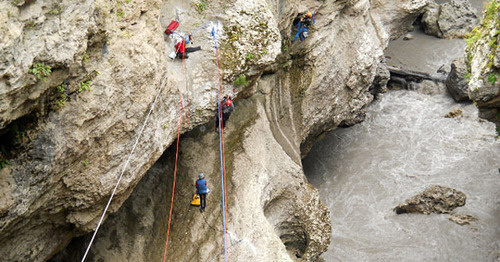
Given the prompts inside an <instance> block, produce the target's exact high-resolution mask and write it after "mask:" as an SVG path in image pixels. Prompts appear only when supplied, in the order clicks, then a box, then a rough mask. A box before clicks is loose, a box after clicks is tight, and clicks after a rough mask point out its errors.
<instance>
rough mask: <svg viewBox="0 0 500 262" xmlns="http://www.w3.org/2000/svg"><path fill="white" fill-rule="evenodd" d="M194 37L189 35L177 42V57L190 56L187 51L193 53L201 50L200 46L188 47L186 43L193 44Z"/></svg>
mask: <svg viewBox="0 0 500 262" xmlns="http://www.w3.org/2000/svg"><path fill="white" fill-rule="evenodd" d="M192 41H193V37H192V36H191V35H188V36H186V37H183V38H182V40H180V41H179V42H178V43H177V44H175V57H176V58H179V59H185V58H189V56H188V55H187V53H192V52H196V51H199V50H201V47H200V46H197V47H186V44H189V43H191V44H192Z"/></svg>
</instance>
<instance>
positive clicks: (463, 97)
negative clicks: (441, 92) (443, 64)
mask: <svg viewBox="0 0 500 262" xmlns="http://www.w3.org/2000/svg"><path fill="white" fill-rule="evenodd" d="M467 73H468V72H467V66H466V65H465V61H464V59H463V58H460V59H456V60H453V62H452V63H451V71H450V73H449V74H448V77H447V78H446V88H447V89H448V92H449V93H450V95H451V96H452V97H453V99H455V101H457V102H461V101H467V100H469V93H468V88H469V83H468V78H466V77H465V76H466V75H467Z"/></svg>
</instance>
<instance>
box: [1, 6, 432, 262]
mask: <svg viewBox="0 0 500 262" xmlns="http://www.w3.org/2000/svg"><path fill="white" fill-rule="evenodd" d="M200 3H204V4H205V5H204V7H203V8H201V6H200V5H199V4H200ZM426 4H427V1H402V0H397V1H396V0H394V1H368V0H359V1H336V2H323V1H301V2H296V1H285V0H280V1H264V0H255V1H242V0H237V1H223V2H212V1H202V2H192V3H191V2H188V1H184V2H182V1H163V2H162V1H152V0H147V1H146V0H145V1H85V2H80V1H78V2H77V1H63V2H59V1H14V2H12V1H9V2H2V3H1V4H0V6H1V7H2V8H0V9H1V10H2V11H1V12H3V13H4V15H2V18H1V19H2V21H0V25H1V27H0V30H2V32H6V33H5V34H4V36H3V38H2V42H1V48H0V53H1V54H2V55H1V57H2V58H1V59H2V61H1V64H0V69H1V71H0V73H1V74H2V78H1V79H0V88H1V89H0V115H1V121H0V125H1V128H2V131H1V133H0V135H1V136H2V146H3V147H2V148H5V149H2V155H1V157H2V161H4V162H2V163H6V164H5V167H4V168H2V169H1V171H0V172H1V180H0V181H1V184H0V192H1V196H2V198H1V200H0V201H1V202H0V217H1V220H0V254H1V255H2V257H5V258H8V260H11V261H25V260H29V261H44V260H47V259H49V258H51V257H52V256H53V255H54V254H55V253H57V252H58V251H60V250H61V249H63V248H64V247H65V246H66V245H67V244H68V243H69V242H70V241H71V239H72V238H74V237H77V236H81V235H83V234H85V233H87V232H90V231H92V230H93V229H94V228H95V226H96V223H97V220H98V218H99V216H100V214H101V212H102V210H103V209H104V205H105V204H106V201H107V199H108V198H109V196H110V194H111V191H112V190H113V187H114V185H115V183H116V179H117V178H118V176H119V175H120V173H121V170H122V168H123V165H124V163H125V162H126V160H127V158H128V154H129V152H130V150H131V147H132V146H133V144H134V142H135V139H136V137H137V135H138V133H139V131H140V129H141V126H142V124H143V121H144V119H145V118H146V116H147V114H148V112H149V109H150V106H151V104H152V103H153V101H154V99H155V96H156V94H157V90H158V89H159V88H160V87H161V88H162V89H161V93H160V95H159V98H158V102H157V104H156V105H155V107H154V110H153V111H152V114H151V117H150V119H149V122H148V124H147V125H146V126H145V128H144V133H143V136H142V137H141V139H140V142H139V143H138V146H137V149H136V151H135V153H134V155H133V156H132V158H131V162H130V165H129V167H128V168H127V169H126V171H125V174H124V178H123V180H122V181H121V184H120V186H119V187H118V191H117V195H116V196H115V198H114V201H113V202H112V205H111V210H110V213H113V212H115V211H117V210H118V208H119V207H120V206H122V203H123V202H124V201H125V200H126V199H127V198H128V197H129V195H130V194H131V192H132V191H133V190H134V188H135V190H134V193H133V194H132V196H133V197H131V198H130V199H129V200H127V201H126V204H124V206H123V208H121V209H120V210H119V211H118V212H117V213H115V214H113V215H111V216H110V220H108V221H107V223H105V225H104V226H103V228H102V229H101V231H102V232H100V233H99V235H98V238H97V240H96V242H95V246H93V248H92V250H91V257H92V258H93V259H94V260H98V259H100V258H102V259H104V260H105V261H113V259H118V258H119V259H124V260H129V261H131V260H135V261H149V260H157V259H159V258H158V257H159V256H161V254H162V252H163V244H164V232H165V227H166V226H165V225H166V219H167V206H168V203H167V202H168V201H167V200H166V199H165V197H166V196H170V189H169V187H168V184H169V183H171V174H172V164H173V149H170V150H167V151H166V148H167V147H168V146H169V145H171V144H172V141H173V140H174V139H175V137H176V135H177V123H178V122H177V121H178V119H179V116H183V117H184V118H183V119H184V120H185V121H184V122H183V125H182V129H181V131H182V132H183V133H185V132H188V131H190V132H188V133H186V135H185V136H183V139H182V140H181V155H180V166H179V178H178V179H179V182H178V183H179V184H178V192H176V194H177V197H178V199H181V200H179V201H178V202H176V203H175V206H174V209H175V210H176V211H175V213H174V216H173V221H174V222H173V223H174V224H173V231H172V235H171V240H170V241H171V242H170V246H169V248H170V250H169V258H171V259H175V260H176V261H192V260H195V261H207V260H210V259H217V258H218V257H220V255H219V254H220V251H221V247H222V226H221V219H222V218H221V217H222V214H221V207H220V200H219V199H220V196H221V188H220V178H219V176H218V172H219V170H218V168H219V162H218V161H219V160H218V142H217V139H218V137H217V135H216V133H215V132H213V131H211V129H212V122H210V121H211V120H212V118H213V115H214V114H215V113H214V112H215V102H216V100H217V92H216V90H217V71H216V67H215V63H214V60H215V56H214V55H215V53H214V49H213V43H212V39H211V36H210V34H209V32H210V28H206V29H202V30H201V31H200V32H198V33H197V34H196V35H195V44H196V45H200V46H202V50H201V51H198V52H196V53H192V54H190V57H189V59H188V60H187V61H186V62H185V67H183V66H182V64H181V62H180V61H172V60H170V59H169V58H167V54H168V53H170V52H171V51H173V39H171V38H169V37H166V36H165V35H163V30H164V28H165V27H166V25H168V22H169V21H170V19H172V18H174V17H176V16H177V17H179V19H180V21H181V25H182V27H180V29H179V31H182V30H185V31H186V32H192V31H193V30H195V29H196V28H198V27H199V26H201V25H203V24H204V23H205V22H206V21H207V20H211V21H220V24H219V25H220V26H219V27H218V28H217V29H218V30H217V33H218V36H219V46H220V55H221V68H222V76H223V79H224V92H227V93H231V94H232V95H233V96H234V97H236V99H235V102H236V105H237V107H236V111H235V112H234V114H233V116H232V119H231V120H230V124H229V126H228V129H227V133H226V150H227V152H226V157H227V162H226V164H227V166H228V172H227V173H228V179H229V182H228V189H229V201H228V202H229V213H228V223H229V224H228V228H229V232H230V234H231V236H232V237H231V240H232V242H231V244H234V245H232V247H231V248H230V251H229V255H230V256H231V257H232V258H233V259H234V260H235V261H241V260H247V259H248V258H249V257H250V258H254V260H255V261H292V258H293V259H298V258H300V259H302V260H307V261H309V260H315V259H316V258H317V257H318V256H319V254H320V253H321V252H323V251H324V250H325V249H326V247H327V246H328V243H329V237H330V230H331V229H330V221H329V218H328V212H327V210H326V209H325V208H324V207H323V205H322V204H321V203H320V202H319V199H318V195H317V192H316V190H315V189H313V188H312V187H311V186H309V184H308V183H307V182H306V180H305V177H304V175H303V172H302V167H301V161H300V160H301V157H302V156H303V155H304V154H305V153H307V151H308V149H309V148H310V147H311V145H312V144H313V143H314V142H315V141H316V139H318V138H319V137H321V135H322V134H324V133H325V132H326V131H328V130H331V129H334V128H336V127H337V126H339V125H352V124H354V123H357V122H359V121H361V120H362V119H363V116H364V111H365V108H366V106H367V105H368V104H369V103H370V102H371V101H372V99H373V97H372V95H371V93H370V89H373V88H375V87H376V86H377V85H380V84H381V85H383V83H384V79H379V78H376V76H377V75H380V72H383V71H384V70H385V69H384V66H383V64H381V61H383V50H384V48H385V47H386V45H387V43H388V41H389V39H391V38H394V37H396V36H397V35H399V34H400V33H401V32H403V31H404V28H405V27H407V26H409V25H411V23H412V22H413V20H414V19H415V18H416V17H417V16H418V15H419V13H420V12H421V10H422V9H423V8H424V7H425V6H426ZM202 9H203V10H202ZM310 10H317V16H316V24H315V26H314V29H313V30H311V32H310V37H309V38H308V39H306V41H304V42H296V43H291V42H290V38H291V28H292V23H293V20H294V19H295V18H296V17H297V16H298V15H299V14H302V13H305V12H306V11H310ZM49 67H50V70H51V73H50V74H49V73H47V69H48V68H49ZM183 68H184V69H183ZM241 75H244V76H245V78H246V79H247V81H246V83H243V84H235V82H234V80H235V79H237V78H238V77H240V76H241ZM180 95H182V97H183V106H184V108H183V110H181V109H180V108H179V103H180V102H179V96H180ZM188 119H189V121H188ZM205 123H208V124H206V125H205ZM201 127H203V128H204V130H203V129H202V128H201ZM162 153H163V157H162V158H161V159H160V160H159V161H158V162H157V163H156V165H154V166H153V164H154V163H155V162H156V161H157V160H158V159H159V157H160V156H161V155H162ZM152 166H153V168H151V167H152ZM147 170H150V171H149V172H148V174H147V176H146V177H145V178H143V176H144V175H145V174H146V172H147ZM198 172H204V173H205V174H207V177H208V179H209V183H211V185H212V186H211V188H212V191H213V193H211V194H210V195H209V198H208V202H209V208H207V212H205V213H204V215H201V216H200V215H198V213H195V212H197V211H195V210H190V209H189V207H188V206H187V205H188V200H189V199H190V195H191V193H192V192H193V186H192V183H193V182H194V179H193V178H194V176H195V175H196V174H197V173H198ZM141 179H143V180H142V181H141ZM139 181H141V182H140V186H138V187H137V188H136V185H137V184H138V183H139ZM134 226H138V227H134ZM132 228H133V229H132ZM77 242H78V241H77ZM80 242H81V243H75V242H74V243H72V244H71V246H70V248H71V251H73V252H68V251H64V252H63V253H60V254H59V255H58V256H56V257H55V258H54V259H55V260H57V259H60V260H64V259H66V258H68V257H71V256H78V254H79V253H78V252H77V250H80V251H81V249H82V248H84V247H86V244H87V243H88V237H87V238H85V237H84V238H82V239H80ZM73 259H77V258H73Z"/></svg>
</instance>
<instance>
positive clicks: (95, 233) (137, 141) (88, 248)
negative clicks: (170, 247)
mask: <svg viewBox="0 0 500 262" xmlns="http://www.w3.org/2000/svg"><path fill="white" fill-rule="evenodd" d="M166 78H167V76H166V75H165V77H164V78H163V80H162V83H161V84H160V87H159V88H158V92H157V93H156V97H155V100H154V101H153V104H151V108H150V109H149V112H148V115H147V116H146V119H145V120H144V124H143V125H142V127H141V130H140V131H139V135H138V136H137V139H136V140H135V144H134V146H133V147H132V150H131V151H130V154H129V155H128V158H127V162H125V166H124V167H123V170H122V172H121V174H120V177H119V178H118V181H116V185H115V188H114V189H113V192H112V193H111V197H110V198H109V200H108V204H106V207H105V208H104V212H102V215H101V218H100V219H99V223H97V227H96V229H95V231H94V234H93V235H92V239H91V240H90V243H89V245H88V247H87V250H86V251H85V255H83V258H82V261H81V262H84V261H85V258H86V257H87V255H88V253H89V251H90V247H91V246H92V243H93V242H94V239H95V236H96V235H97V231H98V230H99V228H100V227H101V224H102V221H103V220H104V216H105V215H106V212H107V211H108V208H109V205H110V204H111V200H113V197H114V195H115V193H116V190H117V188H118V185H119V184H120V181H121V180H122V178H123V174H124V173H125V170H126V169H127V166H128V164H129V163H130V159H131V158H132V155H133V154H134V151H135V148H136V147H137V144H138V143H139V139H140V138H141V136H142V132H143V131H144V127H146V123H147V122H148V120H149V116H150V115H151V112H153V109H154V107H155V104H156V101H157V100H158V97H159V96H160V93H161V90H162V89H163V86H164V85H165V82H166Z"/></svg>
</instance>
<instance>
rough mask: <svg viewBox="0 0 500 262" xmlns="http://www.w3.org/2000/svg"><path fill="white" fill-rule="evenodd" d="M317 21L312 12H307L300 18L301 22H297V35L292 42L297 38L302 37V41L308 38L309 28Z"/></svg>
mask: <svg viewBox="0 0 500 262" xmlns="http://www.w3.org/2000/svg"><path fill="white" fill-rule="evenodd" d="M314 23H316V20H315V19H314V15H313V14H312V13H310V12H309V13H306V14H305V15H304V16H302V17H301V18H300V21H299V23H298V24H297V29H298V31H297V34H295V37H294V38H293V40H292V43H293V42H295V40H297V38H299V39H300V41H304V40H306V38H307V29H308V28H309V27H310V26H311V25H312V24H314Z"/></svg>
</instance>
